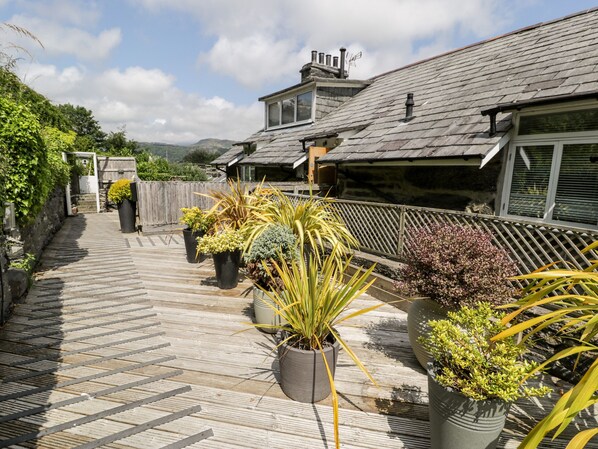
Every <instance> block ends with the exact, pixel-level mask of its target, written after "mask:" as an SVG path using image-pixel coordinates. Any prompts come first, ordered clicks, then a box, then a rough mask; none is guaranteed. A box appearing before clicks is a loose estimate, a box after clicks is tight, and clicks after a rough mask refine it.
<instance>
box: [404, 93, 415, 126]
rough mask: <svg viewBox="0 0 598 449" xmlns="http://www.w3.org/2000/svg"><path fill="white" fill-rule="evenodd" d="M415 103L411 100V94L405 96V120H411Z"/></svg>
mask: <svg viewBox="0 0 598 449" xmlns="http://www.w3.org/2000/svg"><path fill="white" fill-rule="evenodd" d="M414 105H415V101H414V100H413V94H412V93H408V94H407V101H405V120H411V119H412V118H413V106H414Z"/></svg>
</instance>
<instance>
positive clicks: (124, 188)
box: [108, 178, 137, 233]
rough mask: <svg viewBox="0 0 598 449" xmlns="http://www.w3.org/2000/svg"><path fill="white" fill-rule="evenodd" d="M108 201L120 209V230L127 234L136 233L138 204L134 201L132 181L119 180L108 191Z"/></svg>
mask: <svg viewBox="0 0 598 449" xmlns="http://www.w3.org/2000/svg"><path fill="white" fill-rule="evenodd" d="M108 199H109V200H110V201H112V202H113V203H115V204H116V205H117V207H118V219H119V221H120V230H121V231H122V232H125V233H130V232H135V230H136V228H135V211H136V204H137V203H136V202H135V201H133V194H132V191H131V180H129V179H124V178H123V179H119V180H118V181H116V182H115V183H114V184H112V185H111V186H110V189H108Z"/></svg>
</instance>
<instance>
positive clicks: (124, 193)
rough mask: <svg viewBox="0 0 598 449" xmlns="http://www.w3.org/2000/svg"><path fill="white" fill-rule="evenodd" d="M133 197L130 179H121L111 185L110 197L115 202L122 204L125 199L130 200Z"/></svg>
mask: <svg viewBox="0 0 598 449" xmlns="http://www.w3.org/2000/svg"><path fill="white" fill-rule="evenodd" d="M132 198H133V195H132V194H131V180H130V179H124V178H123V179H119V180H118V181H116V182H115V183H114V184H112V185H111V186H110V189H108V199H109V200H110V201H112V202H113V203H116V204H120V203H122V202H123V201H124V200H130V199H132Z"/></svg>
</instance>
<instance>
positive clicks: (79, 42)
mask: <svg viewBox="0 0 598 449" xmlns="http://www.w3.org/2000/svg"><path fill="white" fill-rule="evenodd" d="M9 22H10V23H12V24H14V25H18V26H20V27H23V28H25V29H26V30H28V31H29V32H31V33H32V34H33V35H35V36H36V37H37V38H38V39H39V40H40V41H41V43H42V44H43V46H44V49H45V52H47V53H48V54H50V55H60V54H68V55H73V56H75V57H77V58H79V59H81V60H89V61H95V60H98V59H105V58H106V57H108V55H109V54H110V52H111V51H112V50H114V48H116V47H117V46H118V45H119V44H120V42H121V39H122V36H121V31H120V29H118V28H111V29H107V30H103V31H101V32H100V33H98V34H97V35H94V34H92V33H89V32H87V31H84V30H83V29H80V28H76V27H70V26H63V25H61V24H60V23H59V22H53V21H48V20H46V19H43V18H41V17H33V16H25V15H16V16H13V17H12V18H11V19H10V20H9ZM24 46H25V47H27V48H31V45H30V42H27V43H26V44H24Z"/></svg>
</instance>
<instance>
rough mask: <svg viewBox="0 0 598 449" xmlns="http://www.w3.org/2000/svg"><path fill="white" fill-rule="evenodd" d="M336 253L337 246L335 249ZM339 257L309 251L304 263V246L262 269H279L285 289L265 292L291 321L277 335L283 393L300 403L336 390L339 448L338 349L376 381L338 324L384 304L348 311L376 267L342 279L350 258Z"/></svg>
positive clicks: (335, 407) (367, 285) (283, 315)
mask: <svg viewBox="0 0 598 449" xmlns="http://www.w3.org/2000/svg"><path fill="white" fill-rule="evenodd" d="M335 251H336V250H335V249H334V248H333V249H332V252H333V253H334V252H335ZM335 256H336V254H332V255H330V256H328V257H324V259H323V260H322V259H320V258H317V257H316V256H315V254H313V253H310V254H309V255H308V256H307V257H308V258H309V263H305V262H304V258H305V255H304V254H303V247H299V257H298V258H297V259H292V260H291V261H290V262H289V261H286V260H285V261H282V262H281V263H277V262H273V264H272V265H273V267H274V270H271V269H270V268H269V267H268V266H267V265H265V264H264V268H265V270H266V271H267V272H268V273H272V274H273V272H276V276H279V277H280V279H281V281H282V288H281V289H278V290H272V291H267V292H266V294H267V295H268V297H269V298H270V299H271V300H272V302H273V303H274V305H275V307H276V309H275V310H276V313H277V314H278V315H279V316H280V317H281V319H282V320H283V321H284V322H286V323H287V324H285V325H283V326H281V329H280V332H279V334H278V339H279V344H278V361H279V367H280V386H281V388H282V391H283V392H284V393H285V394H286V395H287V396H288V397H290V398H291V399H294V400H296V401H300V402H317V401H320V400H322V399H325V398H326V397H327V396H328V395H330V394H331V393H332V396H333V399H332V404H333V407H334V429H335V440H336V447H337V448H338V447H340V443H339V437H338V397H337V393H336V390H335V387H334V373H335V367H336V361H337V359H338V352H339V349H340V348H343V349H344V350H345V351H346V353H347V354H348V355H349V356H350V357H351V358H352V359H353V361H354V362H355V364H356V365H357V366H358V367H359V368H360V369H361V370H362V371H363V372H364V373H365V375H366V376H367V377H368V378H369V379H370V380H371V381H372V382H373V383H374V384H375V381H374V379H373V378H372V376H371V375H370V373H369V372H368V371H367V369H366V368H365V366H364V365H363V364H362V363H361V361H360V360H359V359H358V357H357V356H356V355H355V353H354V352H353V351H352V350H351V348H349V346H348V345H347V344H346V343H345V342H344V340H343V339H342V337H341V336H340V334H339V333H338V331H337V326H339V325H340V324H341V323H344V322H345V321H346V320H349V319H351V318H353V317H356V316H359V315H361V314H363V313H366V312H368V311H370V310H374V309H376V308H378V307H380V306H382V305H383V304H379V305H376V306H373V307H369V308H366V309H362V310H356V311H353V312H351V313H346V312H347V310H348V309H349V307H351V305H352V303H353V301H354V300H355V299H357V298H358V297H359V296H360V295H361V294H362V293H364V292H365V291H366V290H367V289H368V288H369V287H370V285H372V283H373V280H372V281H368V277H369V276H370V274H371V273H372V271H373V270H374V266H372V267H370V268H369V269H368V270H366V271H362V270H358V271H357V272H356V273H354V274H353V275H352V276H351V277H350V278H349V279H348V281H346V282H343V274H344V273H345V271H346V269H347V268H348V266H349V262H350V260H345V262H344V263H343V264H342V265H339V263H338V258H337V257H335Z"/></svg>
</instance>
